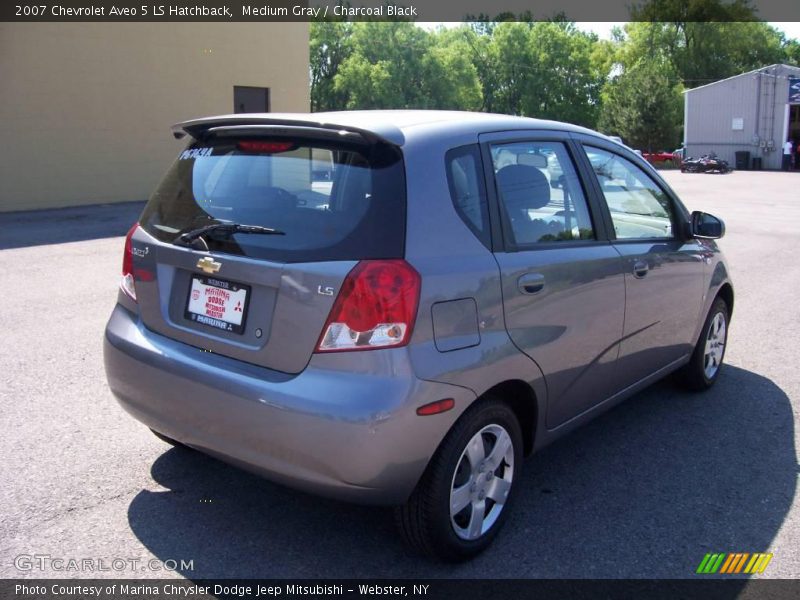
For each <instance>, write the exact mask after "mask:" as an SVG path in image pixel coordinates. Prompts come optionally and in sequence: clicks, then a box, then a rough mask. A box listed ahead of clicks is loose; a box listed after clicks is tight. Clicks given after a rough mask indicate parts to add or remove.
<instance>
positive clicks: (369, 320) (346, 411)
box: [105, 111, 733, 560]
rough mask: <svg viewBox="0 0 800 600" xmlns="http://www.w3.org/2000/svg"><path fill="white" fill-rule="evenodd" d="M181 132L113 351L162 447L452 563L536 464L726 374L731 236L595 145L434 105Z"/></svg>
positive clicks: (127, 286)
mask: <svg viewBox="0 0 800 600" xmlns="http://www.w3.org/2000/svg"><path fill="white" fill-rule="evenodd" d="M173 131H174V134H175V135H176V137H182V136H188V138H189V144H188V146H187V148H186V149H185V150H184V151H183V152H181V153H180V155H179V156H178V158H177V160H176V161H175V162H174V164H173V165H172V166H171V167H170V169H169V171H168V172H167V174H166V176H165V177H164V179H163V181H162V182H161V183H160V185H159V186H158V188H157V189H156V191H155V193H154V194H153V196H152V198H151V199H150V201H149V202H148V204H147V205H146V207H145V209H144V211H143V212H142V214H141V217H140V219H139V222H138V223H137V224H136V225H134V227H133V228H132V229H131V230H130V232H129V233H128V236H127V239H126V241H125V251H124V259H123V273H122V283H121V290H120V292H119V298H118V304H117V305H116V307H115V308H114V311H113V313H112V315H111V319H110V320H109V322H108V326H107V329H106V334H105V366H106V373H107V375H108V381H109V384H110V387H111V389H112V390H113V392H114V394H115V395H116V397H117V398H118V399H119V401H120V403H121V404H122V406H123V407H124V408H125V409H126V410H127V411H128V412H129V413H130V414H132V415H133V416H134V417H135V418H136V419H138V420H139V421H141V422H142V423H144V424H145V425H147V426H148V427H150V428H151V429H152V430H153V431H154V432H156V433H157V435H159V437H162V438H163V439H166V440H167V441H171V442H173V443H176V442H180V443H182V444H184V445H186V446H190V447H192V448H196V449H198V450H201V451H203V452H206V453H208V454H211V455H213V456H216V457H219V458H220V459H222V460H225V461H228V462H231V463H233V464H236V465H239V466H241V467H244V468H247V469H250V470H254V471H256V472H259V473H261V474H263V475H264V476H266V477H268V478H269V479H272V480H274V481H277V482H281V483H284V484H286V485H289V486H293V487H296V488H299V489H303V490H307V491H310V492H313V493H317V494H323V495H328V496H333V497H338V498H343V499H348V500H352V501H356V502H364V503H374V504H389V505H397V506H398V508H397V520H398V523H399V526H400V529H401V531H402V533H403V537H404V538H405V539H406V541H407V542H408V543H409V544H410V545H411V546H412V547H414V548H415V549H417V550H419V551H422V552H424V553H427V554H429V555H432V556H437V557H440V558H443V559H448V560H459V559H464V558H468V557H470V556H472V555H474V554H476V553H477V552H479V551H481V550H482V549H484V548H485V547H486V546H487V545H488V544H489V543H490V542H491V541H492V539H493V538H494V537H495V535H496V534H497V532H498V530H499V529H500V527H501V525H502V524H503V521H504V519H505V518H506V517H507V515H508V512H509V505H510V503H511V501H512V500H513V497H514V495H515V494H517V493H524V490H520V489H518V488H519V487H520V485H519V483H518V482H519V480H520V469H521V463H522V459H523V457H524V456H525V455H527V454H530V453H531V452H533V451H535V450H537V449H539V448H541V447H542V446H544V445H546V444H548V443H549V442H551V441H552V440H554V439H555V438H556V437H558V436H560V435H562V434H564V433H565V432H567V431H569V430H571V429H573V428H575V427H576V426H578V425H580V424H582V423H584V422H586V421H587V420H588V419H591V418H592V417H594V416H596V415H598V414H599V413H601V412H602V411H605V410H607V409H608V408H609V407H611V406H613V405H614V404H616V403H617V402H619V401H621V400H622V399H624V398H626V397H628V396H630V395H632V394H633V393H635V392H636V391H638V390H641V389H642V388H643V387H645V386H647V385H648V384H650V383H652V382H654V381H656V380H657V379H659V378H662V377H664V376H665V375H667V374H669V373H671V372H674V371H678V372H679V373H678V375H679V377H680V378H681V379H682V380H683V381H684V382H685V383H686V384H687V385H688V386H689V387H691V388H693V389H695V390H703V389H706V388H708V387H710V386H711V385H713V384H714V382H715V381H716V380H717V378H718V377H719V374H720V367H721V365H722V359H723V355H724V352H725V344H726V332H727V330H728V323H729V319H730V316H731V311H732V309H733V288H732V285H731V282H730V279H729V276H728V269H727V267H726V265H725V262H724V260H723V258H722V255H721V254H720V251H719V249H718V248H717V245H716V242H715V241H714V238H719V237H721V236H722V235H723V233H724V225H723V224H722V222H721V221H720V220H719V219H716V218H715V217H713V216H711V215H708V214H705V213H700V212H695V213H692V214H689V213H688V212H687V210H686V209H685V208H684V206H683V205H682V204H681V202H680V201H679V199H678V198H677V197H676V195H675V193H674V192H673V191H672V190H671V189H670V188H669V187H668V186H667V185H666V184H665V183H664V181H663V180H662V179H661V178H660V177H659V176H658V174H657V173H656V172H655V171H654V170H653V169H652V168H651V167H650V166H649V165H648V164H647V163H646V162H645V161H643V160H642V159H641V158H640V157H639V156H637V155H636V154H634V153H633V152H632V151H630V150H629V149H628V148H626V147H625V146H622V145H620V144H618V143H615V142H613V141H611V140H610V139H608V138H606V137H604V136H602V135H600V134H597V133H595V132H592V131H589V130H587V129H582V128H579V127H575V126H571V125H566V124H563V123H555V122H549V121H540V120H535V119H527V118H519V117H508V116H502V115H489V114H477V113H476V114H473V113H457V112H433V111H374V112H373V111H367V112H342V113H317V114H307V115H292V114H284V115H280V114H253V115H228V116H221V117H212V118H205V119H199V120H194V121H188V122H185V123H181V124H180V125H177V126H175V128H174V130H173Z"/></svg>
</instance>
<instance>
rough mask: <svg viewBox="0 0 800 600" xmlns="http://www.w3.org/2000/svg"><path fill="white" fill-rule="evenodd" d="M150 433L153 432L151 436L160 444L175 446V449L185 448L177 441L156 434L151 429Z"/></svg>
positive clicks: (161, 434)
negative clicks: (158, 440)
mask: <svg viewBox="0 0 800 600" xmlns="http://www.w3.org/2000/svg"><path fill="white" fill-rule="evenodd" d="M150 431H152V432H153V435H154V436H156V437H157V438H158V439H160V440H161V441H162V442H166V443H168V444H169V445H170V446H175V447H176V448H186V447H187V446H186V445H185V444H182V443H181V442H179V441H178V440H173V439H172V438H171V437H167V436H165V435H164V434H163V433H159V432H157V431H156V430H155V429H151V430H150Z"/></svg>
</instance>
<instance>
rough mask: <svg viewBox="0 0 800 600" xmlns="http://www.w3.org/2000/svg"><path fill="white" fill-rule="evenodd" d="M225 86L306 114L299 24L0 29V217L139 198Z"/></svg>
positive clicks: (304, 35)
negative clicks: (177, 129) (266, 94)
mask: <svg viewBox="0 0 800 600" xmlns="http://www.w3.org/2000/svg"><path fill="white" fill-rule="evenodd" d="M235 85H242V86H257V87H268V88H270V104H271V110H272V111H273V112H307V111H308V110H309V83H308V23H0V131H2V132H3V137H4V140H3V151H2V152H1V153H0V211H11V210H28V209H38V208H50V207H60V206H76V205H81V204H95V203H106V202H124V201H131V200H144V199H146V198H147V197H148V196H149V195H150V193H151V192H152V190H153V188H154V187H155V185H156V183H157V182H158V180H159V178H160V176H161V175H162V174H163V172H164V171H165V170H166V168H167V166H168V165H169V163H170V162H171V160H172V159H173V158H174V157H175V155H176V154H177V152H178V150H179V149H180V148H181V147H183V145H184V144H185V141H178V140H175V139H174V138H173V137H172V135H171V133H170V129H169V128H170V126H171V125H172V124H173V123H176V122H178V121H182V120H185V119H190V118H194V117H201V116H207V115H213V114H227V113H231V112H233V87H234V86H235Z"/></svg>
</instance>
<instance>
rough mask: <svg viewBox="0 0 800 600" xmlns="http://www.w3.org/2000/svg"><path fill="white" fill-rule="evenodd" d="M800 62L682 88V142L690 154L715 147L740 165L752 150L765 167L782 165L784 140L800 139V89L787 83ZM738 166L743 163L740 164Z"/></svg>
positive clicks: (752, 155)
mask: <svg viewBox="0 0 800 600" xmlns="http://www.w3.org/2000/svg"><path fill="white" fill-rule="evenodd" d="M792 79H795V80H800V67H792V66H789V65H770V66H768V67H763V68H761V69H757V70H755V71H750V72H748V73H742V74H741V75H736V76H735V77H730V78H728V79H723V80H721V81H716V82H714V83H710V84H708V85H704V86H701V87H697V88H694V89H691V90H687V91H686V92H684V131H683V143H684V147H685V148H686V153H687V155H688V156H695V157H696V156H701V155H703V154H707V153H709V152H715V153H716V154H717V155H718V156H719V157H720V158H723V159H725V160H727V161H728V162H729V163H730V164H731V166H734V165H735V164H736V152H742V151H746V152H749V153H750V160H749V164H748V168H752V166H753V163H754V161H753V159H756V161H755V162H756V166H758V165H757V163H758V159H760V162H761V168H764V169H780V168H781V160H782V159H781V154H782V150H781V149H782V146H783V143H784V142H785V141H786V140H787V139H791V140H794V141H795V147H796V145H797V142H799V141H800V94H798V93H797V92H796V91H795V90H791V91H792V92H794V93H793V98H792V99H793V100H794V102H791V101H790V89H789V84H790V82H791V81H792ZM738 168H741V165H739V167H738Z"/></svg>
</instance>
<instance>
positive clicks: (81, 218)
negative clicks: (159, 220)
mask: <svg viewBox="0 0 800 600" xmlns="http://www.w3.org/2000/svg"><path fill="white" fill-rule="evenodd" d="M142 208H144V202H121V203H119V204H94V205H91V206H75V207H71V208H54V209H50V210H26V211H19V212H10V213H0V232H2V235H0V250H6V249H9V248H27V247H29V246H41V245H45V244H63V243H65V242H82V241H85V240H96V239H100V238H108V237H116V236H121V235H125V234H126V233H128V229H130V228H131V225H133V224H134V223H135V222H136V220H137V219H138V218H139V214H140V213H141V212H142Z"/></svg>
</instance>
